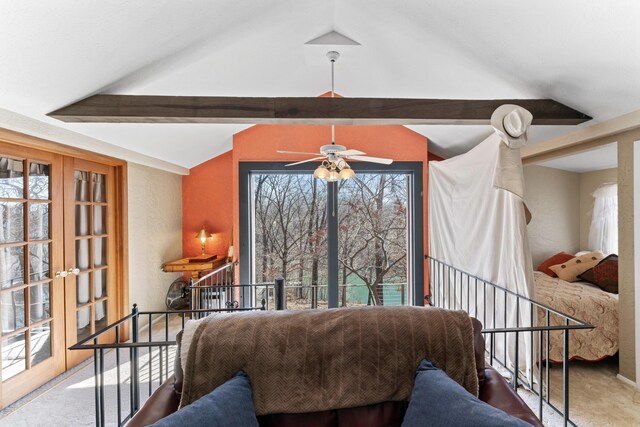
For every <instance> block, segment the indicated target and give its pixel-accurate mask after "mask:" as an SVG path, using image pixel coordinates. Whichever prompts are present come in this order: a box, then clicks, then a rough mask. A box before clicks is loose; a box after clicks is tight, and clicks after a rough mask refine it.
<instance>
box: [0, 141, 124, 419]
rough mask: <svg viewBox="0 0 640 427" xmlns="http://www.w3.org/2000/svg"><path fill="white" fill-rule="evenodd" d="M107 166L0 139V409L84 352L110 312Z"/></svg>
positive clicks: (109, 177) (110, 195)
mask: <svg viewBox="0 0 640 427" xmlns="http://www.w3.org/2000/svg"><path fill="white" fill-rule="evenodd" d="M112 169H113V168H112V167H108V166H104V165H100V164H95V163H90V162H85V161H82V160H79V159H73V158H70V157H64V156H62V155H59V154H54V153H49V152H46V151H40V150H35V149H28V148H24V147H17V146H13V145H11V144H5V143H0V217H1V220H2V221H1V224H0V322H1V327H2V329H1V331H0V339H1V340H0V351H1V353H2V358H1V359H0V365H1V368H2V370H1V375H2V376H1V380H2V382H1V386H0V402H1V404H2V407H5V406H7V405H8V404H10V403H12V402H14V401H15V400H17V399H19V398H20V397H22V396H24V395H25V394H27V393H28V392H30V391H32V390H33V389H35V388H37V387H38V386H40V385H42V384H44V383H46V382H47V381H49V380H51V379H52V378H54V377H55V376H57V375H59V374H60V373H62V372H64V371H65V370H66V369H69V368H70V367H72V366H74V365H75V364H77V363H78V362H80V361H81V360H83V359H84V358H86V357H88V356H89V354H86V353H84V354H83V353H79V352H72V351H68V350H66V348H68V347H69V346H70V345H73V344H75V343H76V342H77V341H78V340H80V339H82V338H83V337H86V336H88V335H89V334H91V333H93V332H95V331H96V330H98V329H100V328H101V327H103V326H106V325H107V324H108V322H111V321H113V320H115V319H113V317H114V316H112V313H115V308H116V307H115V299H114V298H113V296H114V295H115V287H116V284H115V277H114V274H113V271H112V270H113V264H114V259H115V257H114V251H115V244H114V241H113V236H114V234H113V230H114V206H113V191H114V190H113V187H114V184H113V179H114V171H113V170H112Z"/></svg>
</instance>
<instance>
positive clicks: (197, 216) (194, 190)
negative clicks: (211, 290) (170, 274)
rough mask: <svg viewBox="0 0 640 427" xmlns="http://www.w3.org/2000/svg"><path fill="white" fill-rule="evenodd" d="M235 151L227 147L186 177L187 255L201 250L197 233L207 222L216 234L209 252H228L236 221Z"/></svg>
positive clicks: (184, 223) (184, 245) (207, 244)
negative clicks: (232, 228) (233, 190)
mask: <svg viewBox="0 0 640 427" xmlns="http://www.w3.org/2000/svg"><path fill="white" fill-rule="evenodd" d="M231 153H232V152H231V151H227V152H226V153H224V154H221V155H219V156H217V157H214V158H213V159H211V160H209V161H207V162H205V163H202V164H200V165H198V166H196V167H194V168H192V169H191V170H190V171H189V175H185V176H183V177H182V252H183V254H184V256H185V257H187V256H196V255H199V254H200V251H201V249H202V247H201V246H200V245H201V243H200V240H198V239H196V238H195V236H196V233H197V232H198V231H199V230H200V228H202V226H203V225H204V226H205V228H206V230H207V232H208V233H211V234H212V235H213V237H212V238H210V239H207V241H206V242H205V252H206V253H207V254H210V255H218V258H224V257H226V256H227V251H228V249H229V244H230V242H231V224H232V223H233V221H232V206H233V197H232V189H233V186H232V184H231V176H232V173H231V171H232V170H233V168H232V160H233V159H232V156H231ZM236 198H237V196H236Z"/></svg>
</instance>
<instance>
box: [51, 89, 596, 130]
mask: <svg viewBox="0 0 640 427" xmlns="http://www.w3.org/2000/svg"><path fill="white" fill-rule="evenodd" d="M503 104H517V105H520V106H522V107H524V108H526V109H527V110H529V111H530V112H531V114H533V117H534V119H533V124H535V125H577V124H579V123H583V122H586V121H588V120H591V117H589V116H587V115H586V114H583V113H581V112H579V111H576V110H574V109H572V108H570V107H567V106H566V105H563V104H560V103H559V102H556V101H554V100H551V99H491V100H482V99H403V98H395V99H394V98H327V97H321V98H318V97H313V98H247V97H245V98H242V97H216V96H149V95H94V96H91V97H89V98H86V99H83V100H81V101H78V102H76V103H74V104H71V105H68V106H66V107H63V108H61V109H59V110H56V111H53V112H51V113H49V116H50V117H54V118H56V119H59V120H62V121H64V122H83V123H234V124H314V125H328V124H340V125H409V124H414V125H415V124H456V125H484V124H489V120H490V118H491V114H492V113H493V111H494V110H495V109H496V108H498V107H499V106H500V105H503Z"/></svg>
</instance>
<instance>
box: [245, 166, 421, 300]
mask: <svg viewBox="0 0 640 427" xmlns="http://www.w3.org/2000/svg"><path fill="white" fill-rule="evenodd" d="M312 168H313V165H312V166H306V165H301V166H299V167H298V168H295V169H290V168H285V167H284V164H279V163H277V164H273V163H241V164H240V241H241V242H240V268H241V282H242V283H243V284H247V283H273V281H274V279H275V278H276V277H280V276H282V277H284V278H285V279H286V283H287V308H289V309H302V308H326V307H338V306H340V307H342V306H354V305H410V304H421V302H422V289H423V271H422V262H421V260H422V257H423V246H422V164H421V163H395V164H393V165H391V166H384V167H380V166H377V165H374V166H373V167H372V165H364V164H360V165H355V167H354V170H356V172H357V175H356V176H355V177H354V178H352V179H349V180H344V181H339V182H337V183H329V184H327V183H325V182H324V181H320V180H317V179H314V178H313V176H312V175H311V172H312V171H313V169H312Z"/></svg>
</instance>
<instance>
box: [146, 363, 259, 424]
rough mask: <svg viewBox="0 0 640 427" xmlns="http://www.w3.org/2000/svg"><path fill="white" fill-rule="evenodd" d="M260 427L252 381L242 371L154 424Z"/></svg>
mask: <svg viewBox="0 0 640 427" xmlns="http://www.w3.org/2000/svg"><path fill="white" fill-rule="evenodd" d="M231 424H233V425H234V426H239V427H258V419H257V418H256V412H255V409H254V407H253V401H252V398H251V382H250V381H249V377H248V376H247V374H246V373H244V372H242V371H240V372H238V373H237V374H236V375H235V376H234V377H233V378H231V379H230V380H229V381H227V382H225V383H224V384H222V385H221V386H220V387H218V388H216V389H215V390H213V391H212V392H211V393H209V394H207V395H205V396H203V397H201V398H200V399H198V400H196V401H195V402H193V403H192V404H190V405H188V406H185V407H184V408H181V409H180V410H179V411H177V412H174V413H173V414H171V415H169V416H168V417H166V418H163V419H161V420H160V421H158V422H157V423H155V424H153V426H155V427H172V426H181V425H182V426H210V427H217V426H220V427H222V426H228V425H231Z"/></svg>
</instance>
